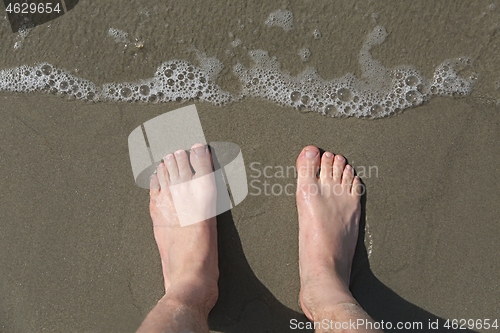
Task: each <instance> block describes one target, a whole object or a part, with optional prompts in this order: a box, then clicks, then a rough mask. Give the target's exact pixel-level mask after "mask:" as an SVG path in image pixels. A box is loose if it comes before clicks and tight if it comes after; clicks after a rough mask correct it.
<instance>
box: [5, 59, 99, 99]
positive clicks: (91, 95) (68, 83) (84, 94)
mask: <svg viewBox="0 0 500 333" xmlns="http://www.w3.org/2000/svg"><path fill="white" fill-rule="evenodd" d="M0 90H3V91H12V92H34V91H44V92H49V93H52V94H56V95H60V96H68V97H74V98H77V99H82V100H89V101H97V100H98V99H99V89H98V87H96V85H95V84H94V83H92V82H90V81H88V80H85V79H81V78H78V77H76V76H74V75H72V74H70V73H68V72H66V71H64V70H62V69H57V68H55V67H53V66H52V65H50V64H48V63H41V64H38V65H36V66H25V65H24V66H20V67H17V68H12V69H4V70H2V71H0Z"/></svg>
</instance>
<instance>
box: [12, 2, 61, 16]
mask: <svg viewBox="0 0 500 333" xmlns="http://www.w3.org/2000/svg"><path fill="white" fill-rule="evenodd" d="M5 11H6V12H7V13H9V14H11V13H14V14H30V13H31V14H35V13H38V14H44V13H46V14H50V13H52V12H56V13H60V12H61V8H60V5H59V3H55V4H53V3H50V2H48V3H39V4H36V3H27V2H23V3H17V2H16V3H9V4H8V6H7V8H5Z"/></svg>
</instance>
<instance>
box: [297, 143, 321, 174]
mask: <svg viewBox="0 0 500 333" xmlns="http://www.w3.org/2000/svg"><path fill="white" fill-rule="evenodd" d="M319 165H320V159H319V149H318V148H317V147H315V146H307V147H305V148H304V149H303V150H302V152H301V153H300V155H299V157H298V158H297V174H298V181H299V182H310V181H316V180H317V177H316V175H317V173H318V170H319Z"/></svg>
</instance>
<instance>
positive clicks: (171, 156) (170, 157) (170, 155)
mask: <svg viewBox="0 0 500 333" xmlns="http://www.w3.org/2000/svg"><path fill="white" fill-rule="evenodd" d="M172 158H174V155H172V154H168V155H167V156H165V159H166V160H171V159H172Z"/></svg>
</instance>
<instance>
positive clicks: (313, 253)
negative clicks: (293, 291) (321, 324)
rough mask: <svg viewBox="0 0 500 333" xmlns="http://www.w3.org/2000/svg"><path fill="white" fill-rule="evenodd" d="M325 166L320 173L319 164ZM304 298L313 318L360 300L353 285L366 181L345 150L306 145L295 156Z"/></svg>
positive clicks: (310, 316)
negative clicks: (341, 152)
mask: <svg viewBox="0 0 500 333" xmlns="http://www.w3.org/2000/svg"><path fill="white" fill-rule="evenodd" d="M320 166H321V171H320V174H319V177H317V173H318V170H319V169H320ZM297 170H298V182H297V209H298V214H299V267H300V282H301V288H300V304H301V307H302V310H303V311H304V314H305V315H306V316H307V317H308V318H309V319H310V320H313V321H314V320H318V319H320V318H319V317H321V316H323V315H324V314H325V313H332V312H335V311H337V309H338V307H339V306H340V307H345V306H347V307H350V306H351V305H352V306H355V307H357V306H359V305H358V304H357V302H356V300H355V299H354V298H353V296H352V294H351V292H350V291H349V277H350V272H351V264H352V259H353V256H354V250H355V247H356V241H357V237H358V226H359V218H360V214H361V207H360V197H361V193H362V190H363V187H362V186H363V185H362V184H361V181H360V180H359V178H358V177H357V176H354V170H353V168H352V167H351V166H350V165H346V160H345V158H344V157H343V156H341V155H336V156H334V155H333V154H332V153H330V152H325V153H324V154H323V156H322V157H321V159H320V155H319V150H318V148H316V147H314V146H307V147H305V148H304V150H303V151H302V152H301V153H300V155H299V157H298V158H297Z"/></svg>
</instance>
